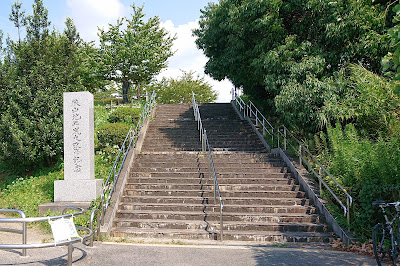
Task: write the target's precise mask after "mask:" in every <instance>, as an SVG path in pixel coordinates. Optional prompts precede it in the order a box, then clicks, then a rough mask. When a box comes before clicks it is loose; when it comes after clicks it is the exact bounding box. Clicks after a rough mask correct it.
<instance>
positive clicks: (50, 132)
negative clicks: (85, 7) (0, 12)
mask: <svg viewBox="0 0 400 266" xmlns="http://www.w3.org/2000/svg"><path fill="white" fill-rule="evenodd" d="M47 16H48V14H47V9H46V8H45V7H44V6H43V2H42V0H35V4H34V5H33V14H28V15H27V16H24V13H23V12H21V11H20V6H19V5H14V7H13V13H12V14H11V16H10V18H11V19H12V21H13V22H14V24H15V25H16V26H17V27H18V29H20V27H22V26H23V27H25V29H26V37H25V38H24V40H19V41H18V42H14V41H12V40H10V39H8V40H7V47H6V49H5V56H4V59H3V61H2V62H0V113H1V114H2V116H1V119H0V160H1V161H3V163H6V164H8V165H12V166H13V167H21V168H24V169H32V168H35V167H39V166H41V165H52V164H54V163H55V162H57V161H58V159H59V158H60V156H61V155H62V148H63V142H62V140H63V136H62V134H63V133H62V132H63V131H62V94H63V92H66V91H78V90H85V83H86V82H85V80H84V79H82V78H81V74H82V73H89V72H90V71H91V70H89V69H88V68H86V67H85V66H86V65H85V64H84V62H85V61H86V59H85V53H84V51H85V50H86V46H83V45H82V40H81V39H80V37H79V34H78V33H77V31H76V28H75V26H74V25H73V22H72V20H71V19H69V18H67V20H66V29H65V31H64V33H59V32H57V31H55V30H52V31H50V30H49V25H50V22H49V21H48V20H47Z"/></svg>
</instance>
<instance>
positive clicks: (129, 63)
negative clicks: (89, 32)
mask: <svg viewBox="0 0 400 266" xmlns="http://www.w3.org/2000/svg"><path fill="white" fill-rule="evenodd" d="M132 11H133V14H132V17H131V19H128V18H122V19H120V20H118V21H117V23H116V24H115V25H112V24H109V29H108V30H104V29H100V33H99V37H100V55H101V56H100V58H101V61H102V69H103V71H104V76H105V78H107V79H109V80H114V81H116V82H122V92H123V98H124V102H125V103H126V102H128V92H129V88H130V85H131V83H134V84H135V85H136V86H137V87H138V92H139V86H140V85H146V84H148V83H149V82H150V81H151V80H152V78H153V77H154V76H155V75H157V74H158V73H160V71H161V70H162V69H163V68H165V67H166V66H167V60H168V58H169V57H170V56H172V55H173V52H172V51H171V47H172V43H173V40H174V39H175V38H174V37H170V36H168V32H167V31H166V30H165V29H163V28H161V27H160V19H159V18H158V17H157V16H156V17H152V18H150V19H149V20H148V21H147V22H145V21H144V16H145V14H144V13H143V6H142V7H136V6H135V5H134V4H133V5H132ZM139 97H140V95H139V94H138V98H139Z"/></svg>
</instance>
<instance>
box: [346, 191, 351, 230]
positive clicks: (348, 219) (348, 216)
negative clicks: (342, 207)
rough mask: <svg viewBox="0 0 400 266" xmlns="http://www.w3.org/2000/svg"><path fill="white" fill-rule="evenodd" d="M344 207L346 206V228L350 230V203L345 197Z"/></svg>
mask: <svg viewBox="0 0 400 266" xmlns="http://www.w3.org/2000/svg"><path fill="white" fill-rule="evenodd" d="M346 203H347V204H346V205H347V213H346V214H347V228H348V229H349V230H350V201H349V197H346Z"/></svg>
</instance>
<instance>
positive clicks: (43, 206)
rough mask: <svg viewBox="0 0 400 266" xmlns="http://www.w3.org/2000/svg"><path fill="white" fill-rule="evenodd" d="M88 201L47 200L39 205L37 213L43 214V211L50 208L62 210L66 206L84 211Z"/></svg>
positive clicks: (55, 210) (51, 209) (56, 210)
mask: <svg viewBox="0 0 400 266" xmlns="http://www.w3.org/2000/svg"><path fill="white" fill-rule="evenodd" d="M90 203H91V202H90V201H85V202H81V201H57V202H48V203H44V204H40V205H39V214H40V216H43V215H45V213H46V212H47V211H48V210H50V211H51V212H62V211H63V210H64V209H65V208H67V207H78V208H82V209H83V210H84V211H86V210H87V209H89V207H90Z"/></svg>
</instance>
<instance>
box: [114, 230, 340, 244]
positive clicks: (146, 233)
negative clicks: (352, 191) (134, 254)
mask: <svg viewBox="0 0 400 266" xmlns="http://www.w3.org/2000/svg"><path fill="white" fill-rule="evenodd" d="M113 236H114V237H122V238H140V239H142V238H167V239H189V240H191V239H192V240H199V239H202V240H204V239H213V240H218V239H219V237H220V236H219V232H218V231H214V232H208V231H206V230H195V229H186V230H182V229H153V228H140V229H139V228H135V229H130V228H118V229H114V230H113ZM334 239H335V238H334V237H333V235H332V234H329V233H318V232H276V231H264V232H258V231H250V232H242V231H227V232H224V240H235V241H254V242H281V243H284V242H296V243H297V242H305V243H311V242H323V243H327V242H330V241H333V240H334Z"/></svg>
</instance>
